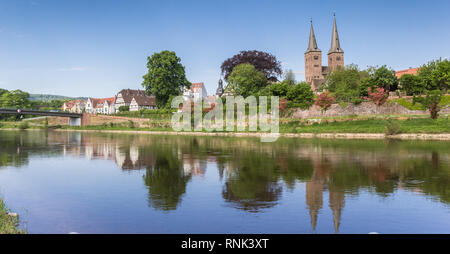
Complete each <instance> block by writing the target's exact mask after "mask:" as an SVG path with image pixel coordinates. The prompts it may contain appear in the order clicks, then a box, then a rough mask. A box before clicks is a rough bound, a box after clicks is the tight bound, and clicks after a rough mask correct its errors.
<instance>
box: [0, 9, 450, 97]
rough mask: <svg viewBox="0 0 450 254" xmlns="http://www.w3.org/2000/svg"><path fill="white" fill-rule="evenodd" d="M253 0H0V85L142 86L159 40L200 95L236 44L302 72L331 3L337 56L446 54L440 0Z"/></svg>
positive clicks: (406, 61)
mask: <svg viewBox="0 0 450 254" xmlns="http://www.w3.org/2000/svg"><path fill="white" fill-rule="evenodd" d="M258 3H259V4H257V2H254V1H247V2H245V3H242V4H237V3H236V2H232V3H223V2H222V3H218V2H215V3H207V2H202V1H195V2H190V3H183V2H171V3H154V2H153V3H144V2H136V3H133V4H127V3H125V2H116V3H114V4H107V3H106V2H104V1H99V2H96V3H89V2H87V1H86V2H85V1H81V2H76V3H75V2H66V3H57V2H54V1H34V2H21V3H15V2H13V1H5V2H3V3H2V4H0V38H1V39H0V47H1V48H4V49H5V48H7V49H8V50H6V51H3V52H2V53H1V56H2V59H3V60H4V61H2V63H0V87H2V88H5V89H9V90H12V89H21V90H24V91H27V92H30V93H40V94H55V95H65V96H74V97H78V96H90V97H99V98H100V97H109V96H110V94H111V91H118V90H120V89H123V88H131V89H143V88H142V86H141V83H142V80H143V79H142V76H143V75H144V74H145V70H146V61H147V57H148V56H151V55H152V54H153V53H156V52H159V51H162V50H166V49H167V50H173V51H175V52H176V53H177V55H178V56H179V57H180V58H181V63H182V64H183V65H184V66H185V68H186V75H187V78H188V80H189V81H191V82H193V83H196V82H204V84H205V86H206V88H207V91H208V94H214V93H215V90H216V88H217V84H218V81H219V79H220V78H221V76H220V64H221V63H222V62H223V61H224V60H225V59H227V58H228V57H231V56H232V55H234V54H236V53H238V52H239V51H241V50H253V49H256V50H262V51H266V52H269V53H271V54H274V55H275V56H276V57H277V58H278V59H279V60H280V61H281V65H282V68H283V70H286V69H292V70H293V71H294V73H295V74H296V79H297V80H298V81H301V80H305V77H304V70H305V63H304V52H305V51H306V49H307V46H308V37H309V36H308V35H309V28H310V20H311V18H312V21H313V24H314V31H315V34H316V39H317V44H318V47H319V48H320V49H322V50H326V49H328V48H329V46H330V45H329V43H330V39H331V30H332V24H333V22H332V20H333V13H334V12H335V13H336V18H337V22H338V27H339V37H340V40H341V45H342V47H343V48H344V49H345V59H346V61H345V64H346V65H347V64H351V63H354V64H357V65H358V66H359V67H360V68H366V67H367V66H377V65H378V66H380V65H384V64H386V65H388V66H390V67H392V68H393V69H395V70H403V69H407V68H409V67H418V66H419V65H421V64H423V63H426V62H428V61H431V60H434V59H438V58H439V57H442V58H447V57H449V56H450V53H449V52H450V43H448V42H449V41H450V35H449V34H450V33H447V32H445V31H443V30H442V28H444V29H445V27H448V25H450V22H449V21H448V20H445V19H442V18H441V17H442V15H444V14H445V11H446V10H448V9H449V8H448V7H450V4H449V3H448V2H445V1H433V3H427V2H419V1H408V5H405V4H403V3H402V2H396V3H392V4H389V8H385V7H386V5H387V4H388V3H387V2H385V1H380V2H377V3H357V2H346V3H334V2H331V1H324V3H322V4H320V5H317V4H311V3H308V2H304V3H300V4H299V3H295V2H291V1H284V2H282V3H278V2H277V3H275V2H272V1H263V2H258ZM124 8H125V9H124ZM99 11H102V12H100V13H99ZM280 12H281V14H280ZM258 13H259V14H261V13H264V14H267V13H269V15H270V16H271V17H273V18H263V17H261V16H260V15H258ZM440 14H442V15H440ZM24 17H27V18H24ZM93 20H98V22H94V21H93ZM206 21H207V22H206ZM356 21H357V22H356ZM425 27H426V28H427V29H422V28H425ZM146 30H147V32H146ZM418 31H421V33H420V34H418V33H417V32H418ZM424 49H426V50H424ZM323 64H326V62H325V61H323Z"/></svg>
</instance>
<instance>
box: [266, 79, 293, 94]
mask: <svg viewBox="0 0 450 254" xmlns="http://www.w3.org/2000/svg"><path fill="white" fill-rule="evenodd" d="M291 87H292V85H291V83H290V81H288V80H283V81H282V82H281V83H274V84H270V85H269V86H268V88H269V90H270V95H273V96H278V97H286V95H287V93H288V91H289V89H290V88H291Z"/></svg>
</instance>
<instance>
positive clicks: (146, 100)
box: [130, 96, 157, 111]
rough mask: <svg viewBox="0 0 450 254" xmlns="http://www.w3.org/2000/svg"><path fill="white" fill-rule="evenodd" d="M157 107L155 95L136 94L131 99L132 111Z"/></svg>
mask: <svg viewBox="0 0 450 254" xmlns="http://www.w3.org/2000/svg"><path fill="white" fill-rule="evenodd" d="M141 109H157V107H156V98H155V96H135V97H133V99H131V103H130V111H138V110H141Z"/></svg>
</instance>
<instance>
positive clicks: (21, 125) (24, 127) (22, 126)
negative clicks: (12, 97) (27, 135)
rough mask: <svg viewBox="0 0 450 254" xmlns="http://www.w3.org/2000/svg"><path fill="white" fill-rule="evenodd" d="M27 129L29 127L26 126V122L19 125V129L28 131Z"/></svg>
mask: <svg viewBox="0 0 450 254" xmlns="http://www.w3.org/2000/svg"><path fill="white" fill-rule="evenodd" d="M29 127H30V125H29V124H28V122H21V123H20V124H19V129H21V130H25V129H28V128H29Z"/></svg>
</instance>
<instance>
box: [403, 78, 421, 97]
mask: <svg viewBox="0 0 450 254" xmlns="http://www.w3.org/2000/svg"><path fill="white" fill-rule="evenodd" d="M398 82H399V85H400V87H401V90H402V91H404V92H406V95H415V94H421V93H423V92H424V90H425V88H424V86H423V84H422V82H421V79H420V77H419V76H417V75H411V74H405V75H403V76H401V77H400V79H399V80H398Z"/></svg>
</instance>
